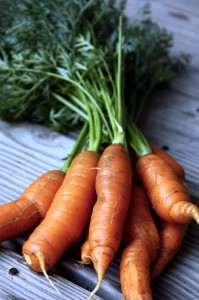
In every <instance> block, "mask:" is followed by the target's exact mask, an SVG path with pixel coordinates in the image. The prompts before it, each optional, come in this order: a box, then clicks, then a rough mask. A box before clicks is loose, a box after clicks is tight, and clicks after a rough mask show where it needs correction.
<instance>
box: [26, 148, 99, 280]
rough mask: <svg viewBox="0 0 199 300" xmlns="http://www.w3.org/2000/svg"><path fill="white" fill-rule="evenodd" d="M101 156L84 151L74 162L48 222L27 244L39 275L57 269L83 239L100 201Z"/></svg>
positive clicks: (34, 267) (57, 196) (28, 252)
mask: <svg viewBox="0 0 199 300" xmlns="http://www.w3.org/2000/svg"><path fill="white" fill-rule="evenodd" d="M98 160H99V154H98V153H97V152H94V151H84V152H81V153H80V154H78V155H77V156H76V157H75V159H74V160H73V161H72V164H71V165H70V167H69V169H68V171H67V174H66V176H65V179H64V181H63V184H62V185H61V187H60V189H59V190H58V192H57V193H56V195H55V197H54V200H53V203H52V205H51V207H50V209H49V210H48V212H47V215H46V217H45V219H44V220H43V221H42V222H41V223H40V225H39V226H38V227H37V228H36V229H35V230H34V232H33V233H32V234H31V235H30V237H29V239H28V240H27V241H26V242H25V243H24V245H23V249H22V250H23V255H24V258H25V260H26V261H27V263H28V265H29V266H30V267H31V268H32V269H33V270H35V271H37V272H43V273H44V274H45V275H46V276H47V274H46V271H47V270H49V269H51V268H53V267H54V266H55V264H56V263H57V261H58V260H59V259H60V258H61V256H62V255H63V253H64V252H65V251H66V249H68V248H69V247H70V246H71V245H72V244H74V242H75V241H76V240H77V239H78V238H79V237H80V235H81V234H82V231H83V230H84V228H85V227H86V225H87V222H88V220H89V217H90V215H91V211H92V208H93V205H94V202H95V200H96V193H95V178H96V172H97V170H96V168H97V164H98Z"/></svg>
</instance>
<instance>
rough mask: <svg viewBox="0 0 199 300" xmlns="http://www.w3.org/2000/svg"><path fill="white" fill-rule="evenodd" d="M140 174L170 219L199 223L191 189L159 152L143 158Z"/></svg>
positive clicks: (160, 211)
mask: <svg viewBox="0 0 199 300" xmlns="http://www.w3.org/2000/svg"><path fill="white" fill-rule="evenodd" d="M136 169H137V173H138V176H139V178H140V180H141V182H142V184H143V186H144V188H145V191H146V193H147V195H148V197H149V199H150V201H151V203H152V206H153V208H154V210H155V211H156V213H157V214H158V215H159V216H160V217H161V218H162V219H164V220H165V221H167V222H178V223H188V222H191V221H193V220H194V219H195V221H196V222H197V223H198V224H199V208H198V207H197V206H196V205H194V204H193V203H191V202H190V198H189V193H188V190H187V188H186V187H185V186H184V185H183V183H182V180H181V179H180V178H179V177H178V176H177V174H176V172H175V171H174V169H173V168H172V167H171V166H170V165H169V164H168V162H166V161H165V160H164V159H162V158H160V157H159V156H158V155H156V154H147V155H143V156H142V157H140V158H139V160H138V163H137V165H136Z"/></svg>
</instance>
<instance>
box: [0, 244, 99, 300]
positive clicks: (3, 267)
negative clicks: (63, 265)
mask: <svg viewBox="0 0 199 300" xmlns="http://www.w3.org/2000/svg"><path fill="white" fill-rule="evenodd" d="M11 268H16V270H17V274H16V275H11V274H10V273H9V271H10V269H11ZM49 276H50V279H51V280H52V282H53V284H54V285H55V286H56V287H57V288H58V290H59V291H60V293H61V295H59V294H58V293H57V291H55V290H54V289H53V288H52V286H51V285H50V284H49V283H48V281H47V279H46V278H45V277H44V276H43V275H42V274H38V273H36V272H34V271H32V270H31V269H30V268H28V267H27V265H26V264H25V262H24V260H23V259H22V257H21V256H20V255H18V254H16V253H14V252H13V251H11V250H8V249H5V248H3V247H0V297H1V299H10V300H11V299H20V300H27V299H30V300H31V299H32V300H35V299H41V300H47V299H52V300H54V299H67V300H83V299H86V298H87V297H88V296H89V291H87V290H85V289H83V288H81V287H80V286H78V285H76V284H74V283H72V282H71V281H69V280H67V279H66V278H63V277H61V276H58V275H54V274H53V273H49ZM95 299H96V300H97V299H99V300H100V299H101V298H100V297H97V296H96V297H95Z"/></svg>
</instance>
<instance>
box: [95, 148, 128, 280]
mask: <svg viewBox="0 0 199 300" xmlns="http://www.w3.org/2000/svg"><path fill="white" fill-rule="evenodd" d="M131 188H132V171H131V165H130V161H129V157H128V152H127V151H126V149H125V148H124V147H123V146H122V145H120V144H111V145H109V146H108V147H107V148H106V149H105V150H104V152H103V153H102V156H101V158H100V161H99V164H98V171H97V177H96V192H97V196H98V198H97V201H96V203H95V205H94V209H93V212H92V215H91V221H90V226H89V245H90V249H91V257H92V261H93V265H94V268H95V270H96V273H97V275H98V280H99V281H102V280H103V277H104V275H105V272H106V270H107V268H108V266H109V264H110V262H111V261H112V259H113V258H114V255H115V252H116V251H117V249H118V247H119V245H120V242H121V238H122V230H123V226H124V222H125V218H126V215H127V211H128V207H129V202H130V197H131Z"/></svg>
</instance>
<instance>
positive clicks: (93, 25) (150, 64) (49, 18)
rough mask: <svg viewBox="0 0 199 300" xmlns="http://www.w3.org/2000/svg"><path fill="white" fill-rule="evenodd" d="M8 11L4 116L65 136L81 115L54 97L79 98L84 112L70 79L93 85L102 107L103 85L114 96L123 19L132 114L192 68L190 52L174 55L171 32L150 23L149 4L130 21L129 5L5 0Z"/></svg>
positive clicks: (3, 29)
mask: <svg viewBox="0 0 199 300" xmlns="http://www.w3.org/2000/svg"><path fill="white" fill-rule="evenodd" d="M116 3H117V5H116ZM3 7H4V9H3V10H1V12H0V91H1V93H0V117H1V118H3V119H5V120H8V121H13V120H14V121H23V120H29V121H34V122H39V123H43V124H46V125H48V126H51V127H52V128H53V129H54V130H57V131H63V132H65V131H67V130H69V129H72V128H77V127H78V125H80V124H82V122H83V118H82V114H78V113H77V112H75V111H74V110H73V109H71V108H70V105H68V106H66V105H65V104H64V103H63V102H60V101H58V100H57V97H55V95H59V96H61V97H63V98H64V99H66V101H68V102H70V101H71V103H73V102H74V99H75V98H76V100H77V98H78V101H79V102H78V107H79V109H80V110H82V109H83V108H82V105H81V103H82V102H83V100H82V99H81V95H80V94H77V93H76V91H75V87H74V85H73V84H71V83H70V82H69V81H67V80H65V79H67V78H68V79H71V80H74V81H76V82H78V83H79V84H82V85H83V86H84V87H85V88H86V89H88V88H89V89H90V90H89V92H90V93H91V95H92V96H93V97H94V98H95V99H97V102H98V103H99V105H100V103H101V101H102V97H103V93H102V91H100V89H103V86H104V87H106V89H107V90H108V89H109V91H110V92H113V93H114V90H112V89H110V86H111V80H110V77H111V76H112V78H114V77H115V74H116V73H115V72H116V65H117V43H118V23H119V16H120V15H123V32H122V39H123V40H122V51H123V57H125V60H124V61H123V62H122V70H123V81H124V82H123V83H124V87H125V91H124V93H125V95H124V98H125V101H126V106H127V107H128V111H129V114H131V116H132V117H134V118H135V117H136V116H138V115H139V113H140V111H141V109H142V106H143V105H144V102H145V101H146V99H147V98H148V96H149V94H150V93H151V92H152V91H153V90H154V88H155V87H156V86H157V85H159V84H160V83H163V82H165V81H168V80H169V79H171V78H173V77H174V76H176V75H177V73H178V71H179V67H181V66H184V64H186V63H187V56H186V55H182V56H179V57H173V56H172V55H171V54H170V50H171V48H172V35H171V34H169V33H168V32H167V31H166V30H165V29H162V28H160V27H159V26H158V25H157V24H156V23H154V22H153V21H152V20H151V17H150V10H149V7H148V6H145V7H144V8H143V11H142V12H141V13H140V14H137V16H135V17H134V18H131V19H129V18H127V17H125V16H124V12H123V10H124V8H125V1H114V0H107V1H105V0H90V1H87V0H71V1H64V0H43V1H39V0H36V1H31V0H4V1H3ZM3 12H6V13H5V14H4V13H3ZM2 14H3V15H2ZM99 68H100V70H101V72H102V74H104V75H102V76H99V73H98V71H97V70H99ZM107 70H108V71H107ZM108 72H110V73H111V74H110V76H109V74H108ZM114 79H115V78H114ZM89 82H90V83H91V82H92V84H89ZM95 85H97V86H98V87H97V89H96V88H95ZM99 87H100V88H99ZM110 97H112V96H110ZM104 113H105V112H104Z"/></svg>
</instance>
